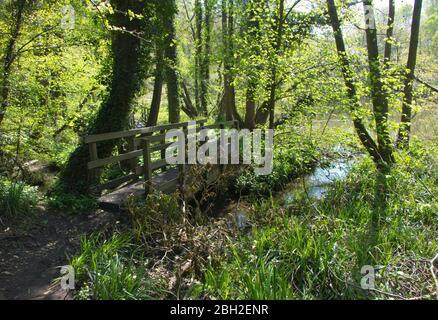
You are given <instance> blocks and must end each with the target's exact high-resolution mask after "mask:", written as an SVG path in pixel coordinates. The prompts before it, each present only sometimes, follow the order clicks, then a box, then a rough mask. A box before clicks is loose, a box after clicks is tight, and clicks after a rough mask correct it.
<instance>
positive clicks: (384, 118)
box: [363, 0, 393, 164]
mask: <svg viewBox="0 0 438 320" xmlns="http://www.w3.org/2000/svg"><path fill="white" fill-rule="evenodd" d="M363 6H364V12H365V17H367V18H368V19H369V21H368V24H367V27H366V40H367V52H368V68H369V83H370V87H371V100H372V104H373V114H374V120H375V122H376V132H377V142H378V145H379V155H380V160H382V161H383V162H385V163H387V164H390V163H391V162H393V157H392V142H391V137H390V135H389V127H388V97H387V93H386V92H385V89H384V87H383V81H382V74H381V66H380V60H379V49H378V45H377V28H376V23H375V21H374V8H373V2H372V0H364V1H363ZM379 163H380V162H379Z"/></svg>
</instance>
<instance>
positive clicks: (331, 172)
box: [283, 158, 356, 205]
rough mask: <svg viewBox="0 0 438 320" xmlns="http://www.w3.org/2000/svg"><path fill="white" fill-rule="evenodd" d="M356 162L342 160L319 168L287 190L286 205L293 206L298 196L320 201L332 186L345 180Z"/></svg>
mask: <svg viewBox="0 0 438 320" xmlns="http://www.w3.org/2000/svg"><path fill="white" fill-rule="evenodd" d="M355 162H356V160H355V159H354V158H348V159H345V158H340V159H336V160H334V161H332V162H331V163H330V164H329V165H328V166H326V167H317V168H316V169H315V170H314V171H313V173H311V174H308V175H305V176H303V177H301V178H298V179H297V180H295V181H293V182H291V183H290V184H289V185H288V186H287V187H286V188H285V189H286V191H285V192H284V195H283V199H284V202H285V204H286V205H288V204H291V203H292V202H293V201H294V200H295V197H296V196H297V195H298V194H302V193H303V192H304V193H306V194H307V195H308V196H309V197H310V198H313V199H315V200H320V199H322V198H324V197H325V196H326V195H327V192H328V190H329V188H330V186H331V185H332V184H333V183H335V182H336V181H340V180H343V179H345V178H346V177H347V176H348V174H349V172H350V170H351V168H352V167H353V165H354V163H355Z"/></svg>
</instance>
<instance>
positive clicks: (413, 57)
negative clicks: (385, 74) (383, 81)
mask: <svg viewBox="0 0 438 320" xmlns="http://www.w3.org/2000/svg"><path fill="white" fill-rule="evenodd" d="M422 4H423V1H422V0H415V4H414V13H413V15H412V27H411V39H410V42H409V54H408V63H407V66H406V69H407V75H406V79H405V84H404V85H405V86H404V97H403V107H402V116H401V124H400V129H399V132H398V137H397V146H400V147H408V146H409V138H410V134H411V120H412V99H413V85H414V79H415V65H416V63H417V49H418V35H419V33H420V19H421V7H422Z"/></svg>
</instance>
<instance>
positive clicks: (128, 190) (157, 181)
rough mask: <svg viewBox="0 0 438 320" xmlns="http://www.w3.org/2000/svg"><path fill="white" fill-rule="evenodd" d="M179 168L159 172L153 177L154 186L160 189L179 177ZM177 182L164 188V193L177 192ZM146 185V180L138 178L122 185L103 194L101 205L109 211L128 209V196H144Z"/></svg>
mask: <svg viewBox="0 0 438 320" xmlns="http://www.w3.org/2000/svg"><path fill="white" fill-rule="evenodd" d="M178 174H179V172H178V169H177V168H170V169H169V170H167V171H165V172H161V173H158V174H156V175H154V176H153V178H152V187H153V188H154V189H156V190H160V191H161V188H162V186H165V185H166V183H167V182H169V181H172V180H175V179H178ZM176 188H177V184H175V185H173V187H172V186H171V187H170V188H167V189H166V190H162V191H163V192H164V193H172V192H175V191H176ZM144 194H145V187H144V180H138V181H135V182H132V183H129V184H126V185H122V186H121V187H119V188H118V189H116V190H113V191H112V192H110V193H108V194H105V195H103V196H101V197H100V198H99V200H98V202H99V207H100V208H102V209H104V210H109V211H120V210H125V209H126V203H127V200H128V198H129V197H130V196H131V195H132V196H144Z"/></svg>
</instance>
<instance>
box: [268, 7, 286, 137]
mask: <svg viewBox="0 0 438 320" xmlns="http://www.w3.org/2000/svg"><path fill="white" fill-rule="evenodd" d="M279 2H280V4H279V5H280V7H279V12H278V18H277V19H278V24H277V28H276V29H277V42H276V44H275V53H274V54H275V62H274V65H273V69H272V80H271V91H270V94H269V108H270V109H269V129H274V122H275V90H276V87H277V86H276V83H277V63H278V56H279V54H280V50H281V43H282V38H283V19H284V16H283V15H284V0H279Z"/></svg>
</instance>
